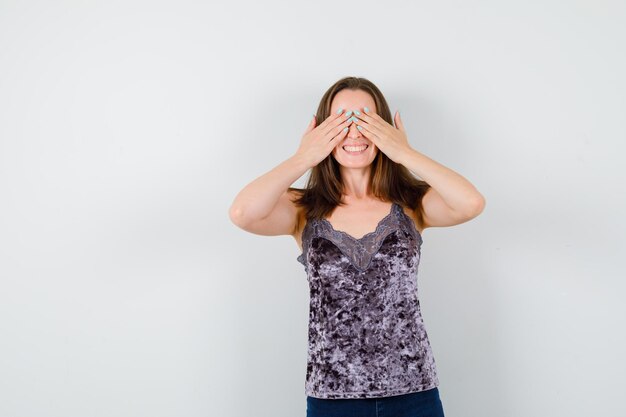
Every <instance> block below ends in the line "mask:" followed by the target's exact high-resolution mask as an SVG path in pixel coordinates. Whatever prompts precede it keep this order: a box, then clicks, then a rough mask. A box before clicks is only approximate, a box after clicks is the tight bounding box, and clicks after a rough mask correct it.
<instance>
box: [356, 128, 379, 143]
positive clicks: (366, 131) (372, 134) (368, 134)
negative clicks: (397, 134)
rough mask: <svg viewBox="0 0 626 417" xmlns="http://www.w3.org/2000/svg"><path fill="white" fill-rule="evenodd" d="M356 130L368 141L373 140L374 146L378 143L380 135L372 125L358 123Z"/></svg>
mask: <svg viewBox="0 0 626 417" xmlns="http://www.w3.org/2000/svg"><path fill="white" fill-rule="evenodd" d="M356 128H357V129H358V130H359V132H360V133H361V134H362V135H363V136H365V138H366V139H369V140H371V141H372V142H374V145H376V143H377V142H378V135H377V134H376V131H375V130H374V129H373V127H372V125H370V124H368V123H357V125H356ZM359 128H360V129H359Z"/></svg>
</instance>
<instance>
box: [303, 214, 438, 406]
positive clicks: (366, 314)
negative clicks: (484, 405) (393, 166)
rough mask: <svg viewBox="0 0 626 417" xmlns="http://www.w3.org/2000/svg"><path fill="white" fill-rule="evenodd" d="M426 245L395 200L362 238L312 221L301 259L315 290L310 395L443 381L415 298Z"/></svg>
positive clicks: (359, 394)
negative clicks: (385, 213) (420, 265)
mask: <svg viewBox="0 0 626 417" xmlns="http://www.w3.org/2000/svg"><path fill="white" fill-rule="evenodd" d="M421 245H422V237H421V235H420V233H419V231H418V230H417V229H416V228H415V224H414V223H413V220H412V219H411V218H410V217H409V216H408V215H407V214H406V213H405V212H404V210H403V209H402V206H400V205H399V204H397V203H395V202H394V203H393V204H392V206H391V211H390V213H389V214H387V216H385V217H384V218H383V219H382V220H381V221H380V222H379V223H378V225H377V227H376V230H374V231H373V232H370V233H367V234H366V235H364V236H363V237H361V238H360V239H356V238H354V237H352V236H351V235H349V234H347V233H345V232H343V231H340V230H335V229H334V228H333V226H332V225H331V224H330V222H329V221H328V220H326V219H310V220H309V221H307V224H306V225H305V227H304V229H303V231H302V247H303V250H302V254H301V255H300V256H298V258H297V260H298V262H300V263H302V264H303V265H304V267H305V271H306V273H307V280H308V282H309V289H310V304H309V327H308V354H307V368H306V379H305V384H304V386H305V393H306V395H308V396H311V397H317V398H330V399H334V398H376V397H385V396H392V395H401V394H407V393H412V392H417V391H423V390H427V389H431V388H434V387H437V386H438V385H439V379H438V377H437V369H436V366H435V359H434V357H433V353H432V350H431V346H430V342H429V340H428V334H427V333H426V328H425V327H424V322H423V320H422V315H421V312H420V303H419V299H418V291H417V289H418V288H417V270H418V265H419V260H420V255H421Z"/></svg>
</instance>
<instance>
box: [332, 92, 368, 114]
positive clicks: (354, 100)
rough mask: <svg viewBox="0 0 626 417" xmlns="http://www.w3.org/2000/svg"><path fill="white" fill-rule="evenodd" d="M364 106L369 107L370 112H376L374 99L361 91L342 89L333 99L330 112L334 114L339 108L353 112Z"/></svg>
mask: <svg viewBox="0 0 626 417" xmlns="http://www.w3.org/2000/svg"><path fill="white" fill-rule="evenodd" d="M365 106H367V107H369V109H370V110H371V111H373V112H376V104H375V103H374V99H373V98H372V96H370V95H369V94H368V93H367V92H365V91H363V90H348V89H343V90H341V91H340V92H338V93H337V94H335V97H333V101H332V103H331V107H330V111H331V112H333V113H334V112H335V111H336V110H337V109H339V108H342V109H345V110H355V109H362V108H363V107H365Z"/></svg>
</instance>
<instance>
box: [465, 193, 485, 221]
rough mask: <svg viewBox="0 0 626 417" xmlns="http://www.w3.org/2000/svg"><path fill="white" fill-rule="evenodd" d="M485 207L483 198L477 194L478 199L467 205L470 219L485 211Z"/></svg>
mask: <svg viewBox="0 0 626 417" xmlns="http://www.w3.org/2000/svg"><path fill="white" fill-rule="evenodd" d="M485 205H486V200H485V197H483V196H482V195H480V194H479V195H478V197H476V198H475V199H474V200H473V202H472V204H470V205H469V206H470V208H469V209H468V211H469V213H470V216H471V217H476V216H478V215H479V214H480V213H482V212H483V210H484V209H485Z"/></svg>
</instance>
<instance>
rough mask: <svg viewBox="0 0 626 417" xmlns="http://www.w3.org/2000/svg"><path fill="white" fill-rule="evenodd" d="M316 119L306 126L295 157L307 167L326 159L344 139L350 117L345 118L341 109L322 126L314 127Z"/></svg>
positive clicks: (350, 120) (350, 121)
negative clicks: (298, 157) (299, 157)
mask: <svg viewBox="0 0 626 417" xmlns="http://www.w3.org/2000/svg"><path fill="white" fill-rule="evenodd" d="M315 119H316V117H315V116H313V119H312V120H311V122H310V123H309V125H308V126H307V128H306V130H305V132H304V134H303V135H302V139H301V140H300V147H299V148H298V150H297V151H296V155H300V156H301V157H303V158H304V160H306V161H307V163H308V166H309V167H311V168H312V167H314V166H315V165H317V164H319V163H320V162H322V161H323V160H324V158H326V157H327V156H328V155H329V154H330V153H331V152H332V150H333V149H334V148H335V146H337V144H338V143H339V142H341V140H342V139H343V138H344V137H346V134H347V133H348V129H349V128H350V124H351V123H352V117H349V118H346V117H345V111H344V110H343V109H342V110H341V113H339V114H336V113H334V114H331V115H330V116H328V117H327V118H326V120H324V122H323V123H322V124H320V125H319V126H317V127H315V121H316V120H315Z"/></svg>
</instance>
